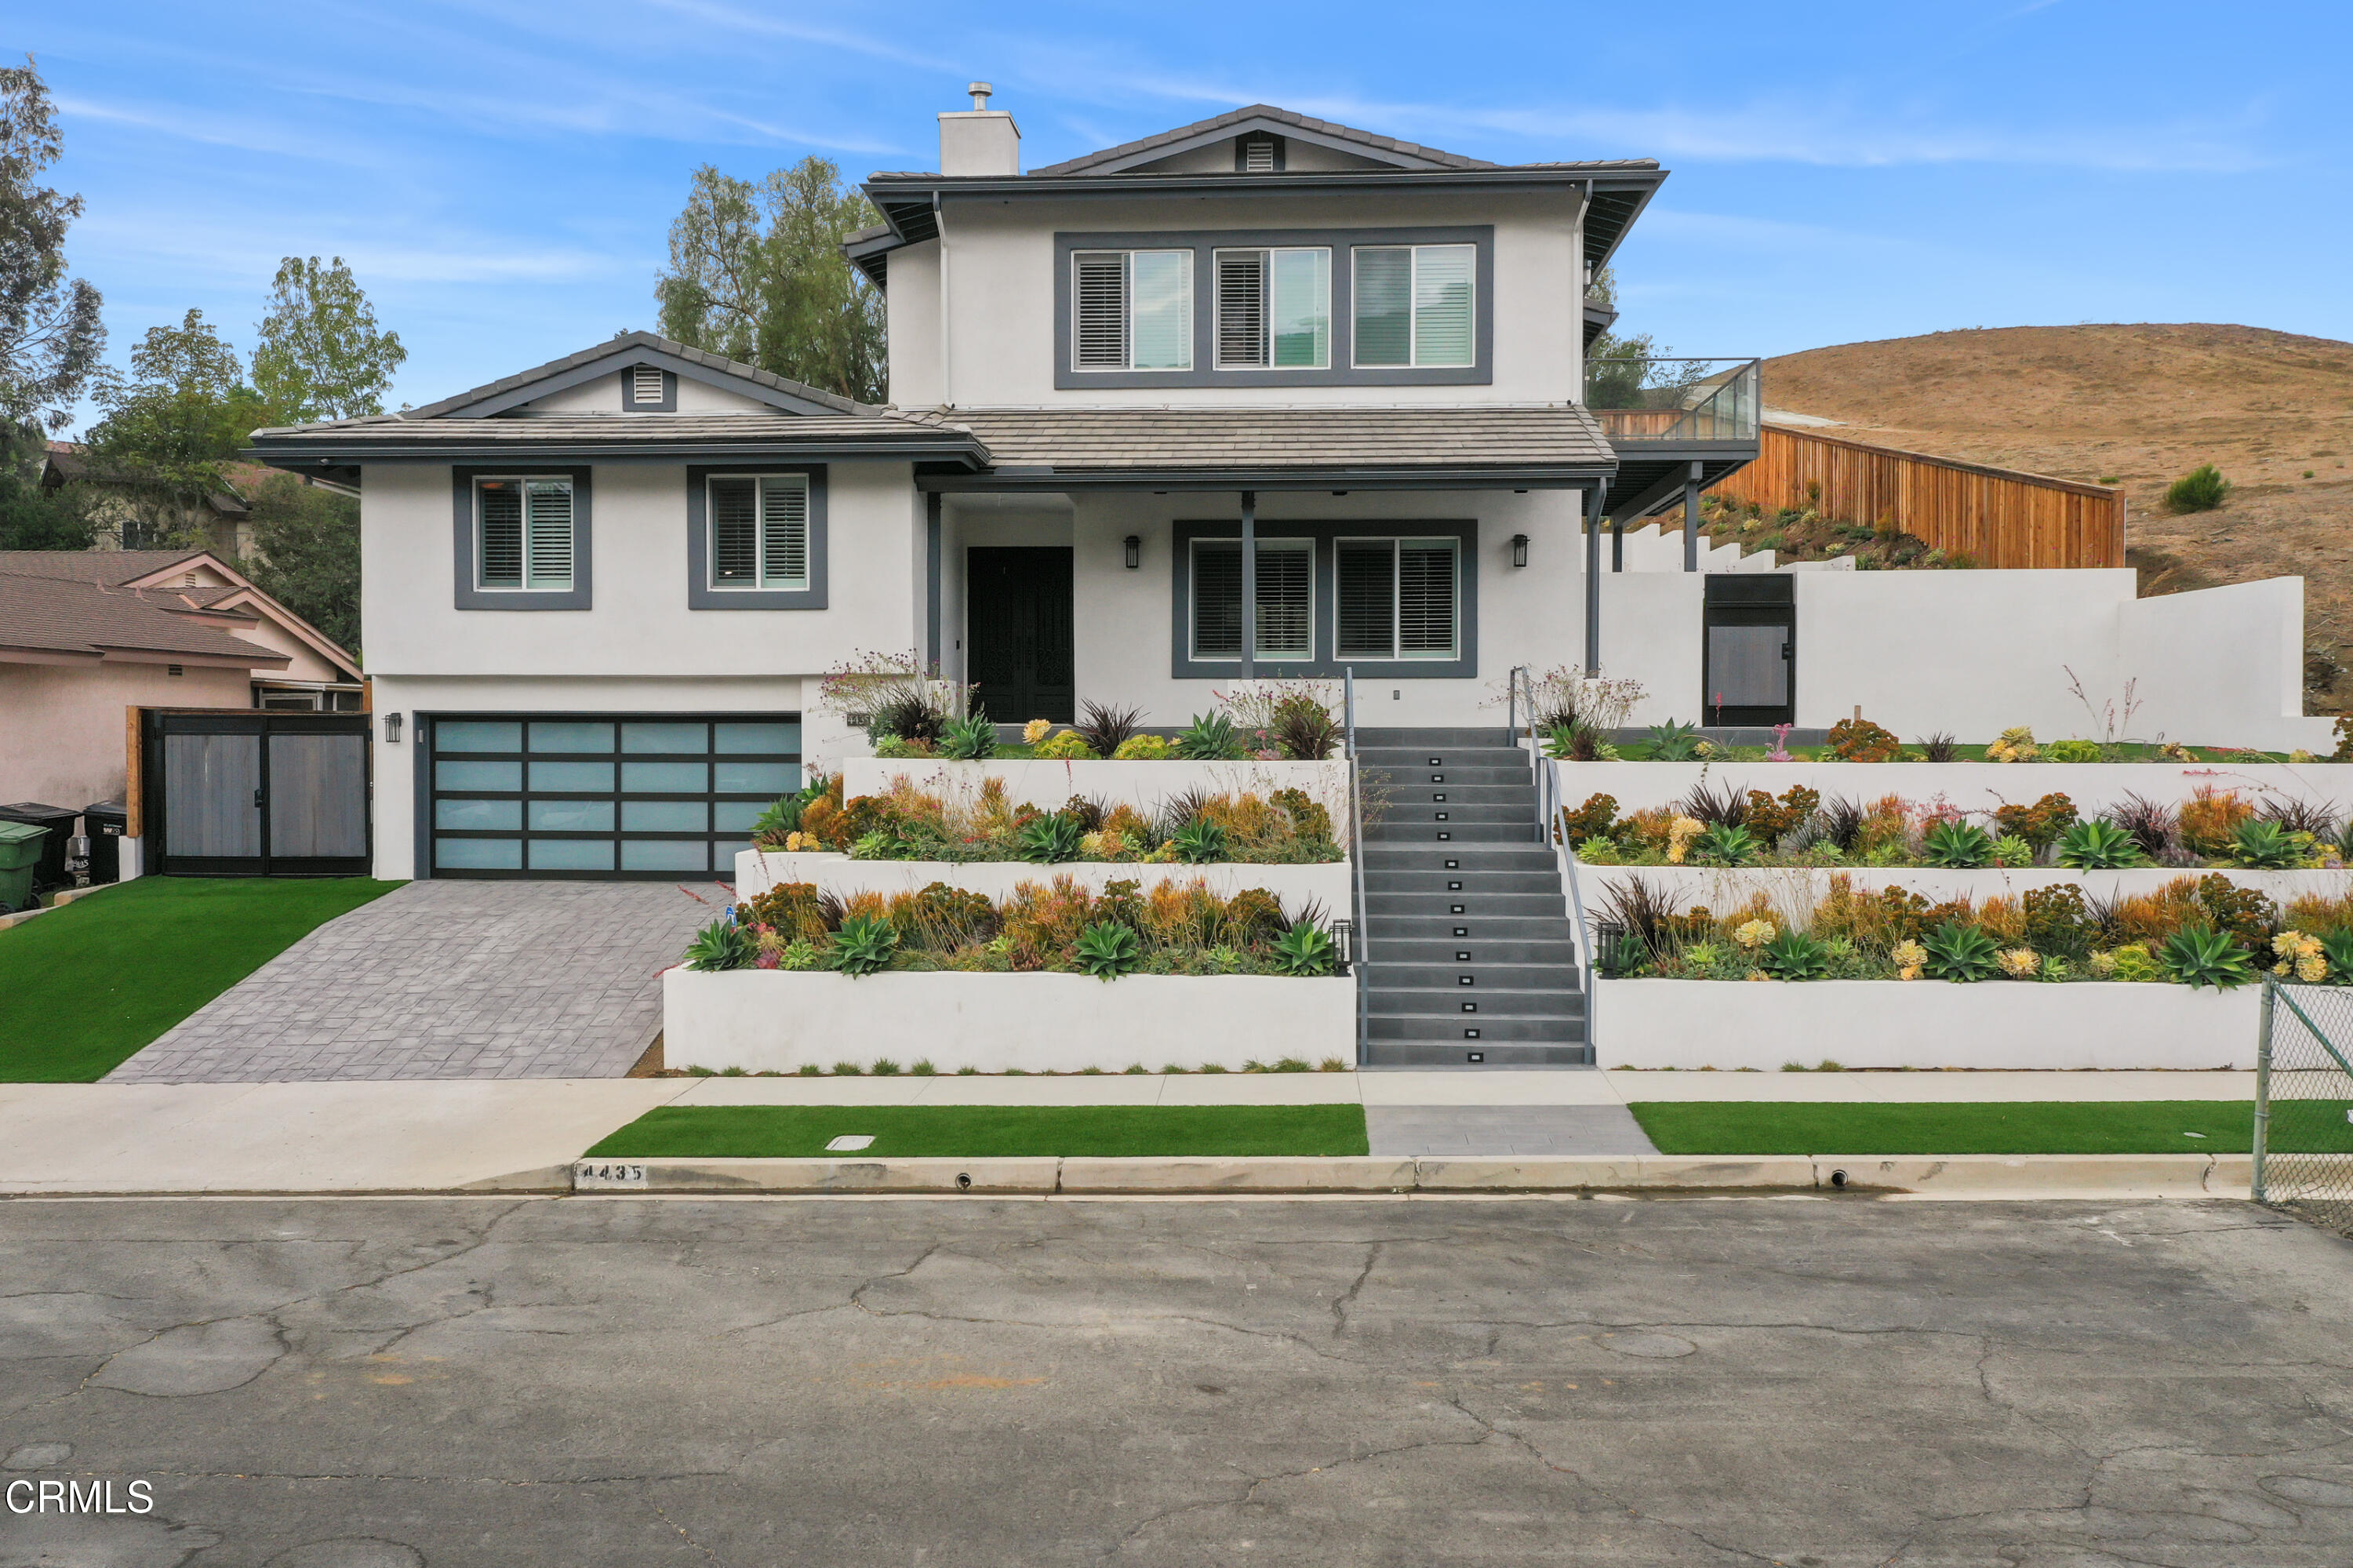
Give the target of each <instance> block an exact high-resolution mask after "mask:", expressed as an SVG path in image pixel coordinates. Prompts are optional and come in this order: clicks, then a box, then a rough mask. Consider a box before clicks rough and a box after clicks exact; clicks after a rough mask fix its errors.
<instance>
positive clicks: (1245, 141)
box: [1234, 132, 1282, 175]
mask: <svg viewBox="0 0 2353 1568" xmlns="http://www.w3.org/2000/svg"><path fill="white" fill-rule="evenodd" d="M1234 168H1235V170H1236V172H1238V173H1240V174H1245V175H1271V174H1274V173H1276V172H1277V171H1279V170H1280V169H1281V168H1282V139H1281V138H1280V137H1276V136H1271V135H1267V134H1264V133H1263V132H1261V133H1260V134H1258V135H1254V136H1245V137H1243V138H1241V139H1240V141H1239V142H1237V143H1234Z"/></svg>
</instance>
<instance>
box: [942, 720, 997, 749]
mask: <svg viewBox="0 0 2353 1568" xmlns="http://www.w3.org/2000/svg"><path fill="white" fill-rule="evenodd" d="M940 755H941V756H942V757H944V758H949V759H950V760H951V761H955V762H976V761H978V760H980V759H981V758H985V757H994V756H996V755H997V726H995V725H993V724H991V723H989V722H988V714H987V711H986V710H985V709H981V708H975V709H973V710H972V712H971V713H970V714H969V715H965V717H963V718H960V719H950V720H948V722H947V723H945V724H944V725H942V726H940Z"/></svg>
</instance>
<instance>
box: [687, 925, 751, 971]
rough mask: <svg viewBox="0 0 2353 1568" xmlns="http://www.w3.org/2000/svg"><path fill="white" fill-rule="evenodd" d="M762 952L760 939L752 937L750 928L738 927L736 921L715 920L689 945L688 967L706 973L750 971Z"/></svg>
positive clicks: (695, 935) (696, 935) (696, 934)
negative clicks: (754, 960) (724, 970)
mask: <svg viewBox="0 0 2353 1568" xmlns="http://www.w3.org/2000/svg"><path fill="white" fill-rule="evenodd" d="M759 953H760V944H759V939H758V938H755V937H754V936H753V935H752V928H751V927H749V926H738V925H737V924H735V922H734V921H733V920H713V921H712V923H711V924H710V925H708V926H705V927H703V928H702V930H700V931H697V932H696V933H695V934H694V940H693V941H691V942H689V943H688V944H687V946H686V967H687V968H688V969H701V970H702V971H704V972H705V973H712V972H714V971H717V970H720V969H749V968H750V967H751V965H752V960H753V959H755V958H757V957H758V956H759Z"/></svg>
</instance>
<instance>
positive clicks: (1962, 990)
mask: <svg viewBox="0 0 2353 1568" xmlns="http://www.w3.org/2000/svg"><path fill="white" fill-rule="evenodd" d="M1596 991H1597V992H1598V995H1597V996H1596V999H1595V1007H1594V1024H1593V1029H1594V1035H1593V1037H1594V1046H1595V1054H1596V1059H1597V1060H1598V1061H1599V1063H1600V1064H1601V1065H1603V1066H1605V1067H1680V1068H1698V1067H1714V1068H1715V1069H1716V1070H1717V1071H1719V1072H1730V1071H1733V1070H1735V1069H1736V1068H1741V1067H1753V1068H1756V1069H1757V1070H1758V1071H1760V1072H1767V1073H1769V1072H1775V1071H1778V1070H1779V1069H1780V1068H1781V1067H1782V1066H1783V1065H1785V1064H1788V1063H1790V1062H1797V1063H1801V1064H1803V1065H1806V1066H1809V1067H1812V1066H1816V1065H1820V1063H1822V1062H1823V1061H1825V1060H1828V1061H1832V1062H1836V1063H1838V1064H1839V1065H1841V1066H1845V1067H1913V1068H1921V1069H1938V1068H1973V1069H1977V1070H1978V1071H1986V1070H1991V1069H2000V1070H2031V1071H2042V1070H2078V1069H2086V1068H2101V1069H2109V1070H2116V1069H2128V1068H2169V1069H2179V1070H2188V1071H2204V1070H2210V1069H2213V1068H2220V1067H2252V1066H2253V1065H2254V1062H2255V1029H2256V1024H2257V1021H2258V1013H2259V1012H2260V1009H2261V1004H2262V988H2260V987H2257V986H2242V987H2240V988H2239V989H2238V990H2236V991H2211V990H2209V991H2192V990H2190V989H2189V987H2187V986H2179V985H2154V984H2137V985H2128V984H2124V983H2121V982H2084V983H2077V984H2066V985H2043V984H2037V983H2033V982H2021V981H2010V980H1985V981H1981V982H1979V983H1978V984H1975V985H1955V984H1952V983H1949V982H1947V981H1944V980H1802V981H1794V982H1784V981H1780V980H1749V981H1740V980H1601V981H1599V982H1598V984H1597V986H1596ZM1651 1097H1653V1098H1672V1090H1671V1089H1669V1088H1665V1087H1662V1088H1661V1089H1659V1090H1657V1091H1656V1092H1655V1093H1653V1094H1652V1095H1651Z"/></svg>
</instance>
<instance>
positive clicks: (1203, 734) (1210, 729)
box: [1176, 714, 1249, 762]
mask: <svg viewBox="0 0 2353 1568" xmlns="http://www.w3.org/2000/svg"><path fill="white" fill-rule="evenodd" d="M1176 755H1177V756H1179V757H1181V758H1184V759H1185V760H1186V761H1187V762H1240V760H1241V759H1242V758H1244V757H1246V756H1248V755H1249V752H1248V751H1247V749H1246V748H1245V747H1243V745H1242V737H1241V736H1240V734H1239V733H1238V732H1237V731H1236V730H1235V728H1234V721H1233V720H1232V719H1230V718H1228V717H1227V716H1226V715H1224V714H1195V715H1193V722H1192V724H1191V725H1190V726H1187V728H1186V730H1185V733H1184V734H1182V735H1180V736H1177V737H1176Z"/></svg>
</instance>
